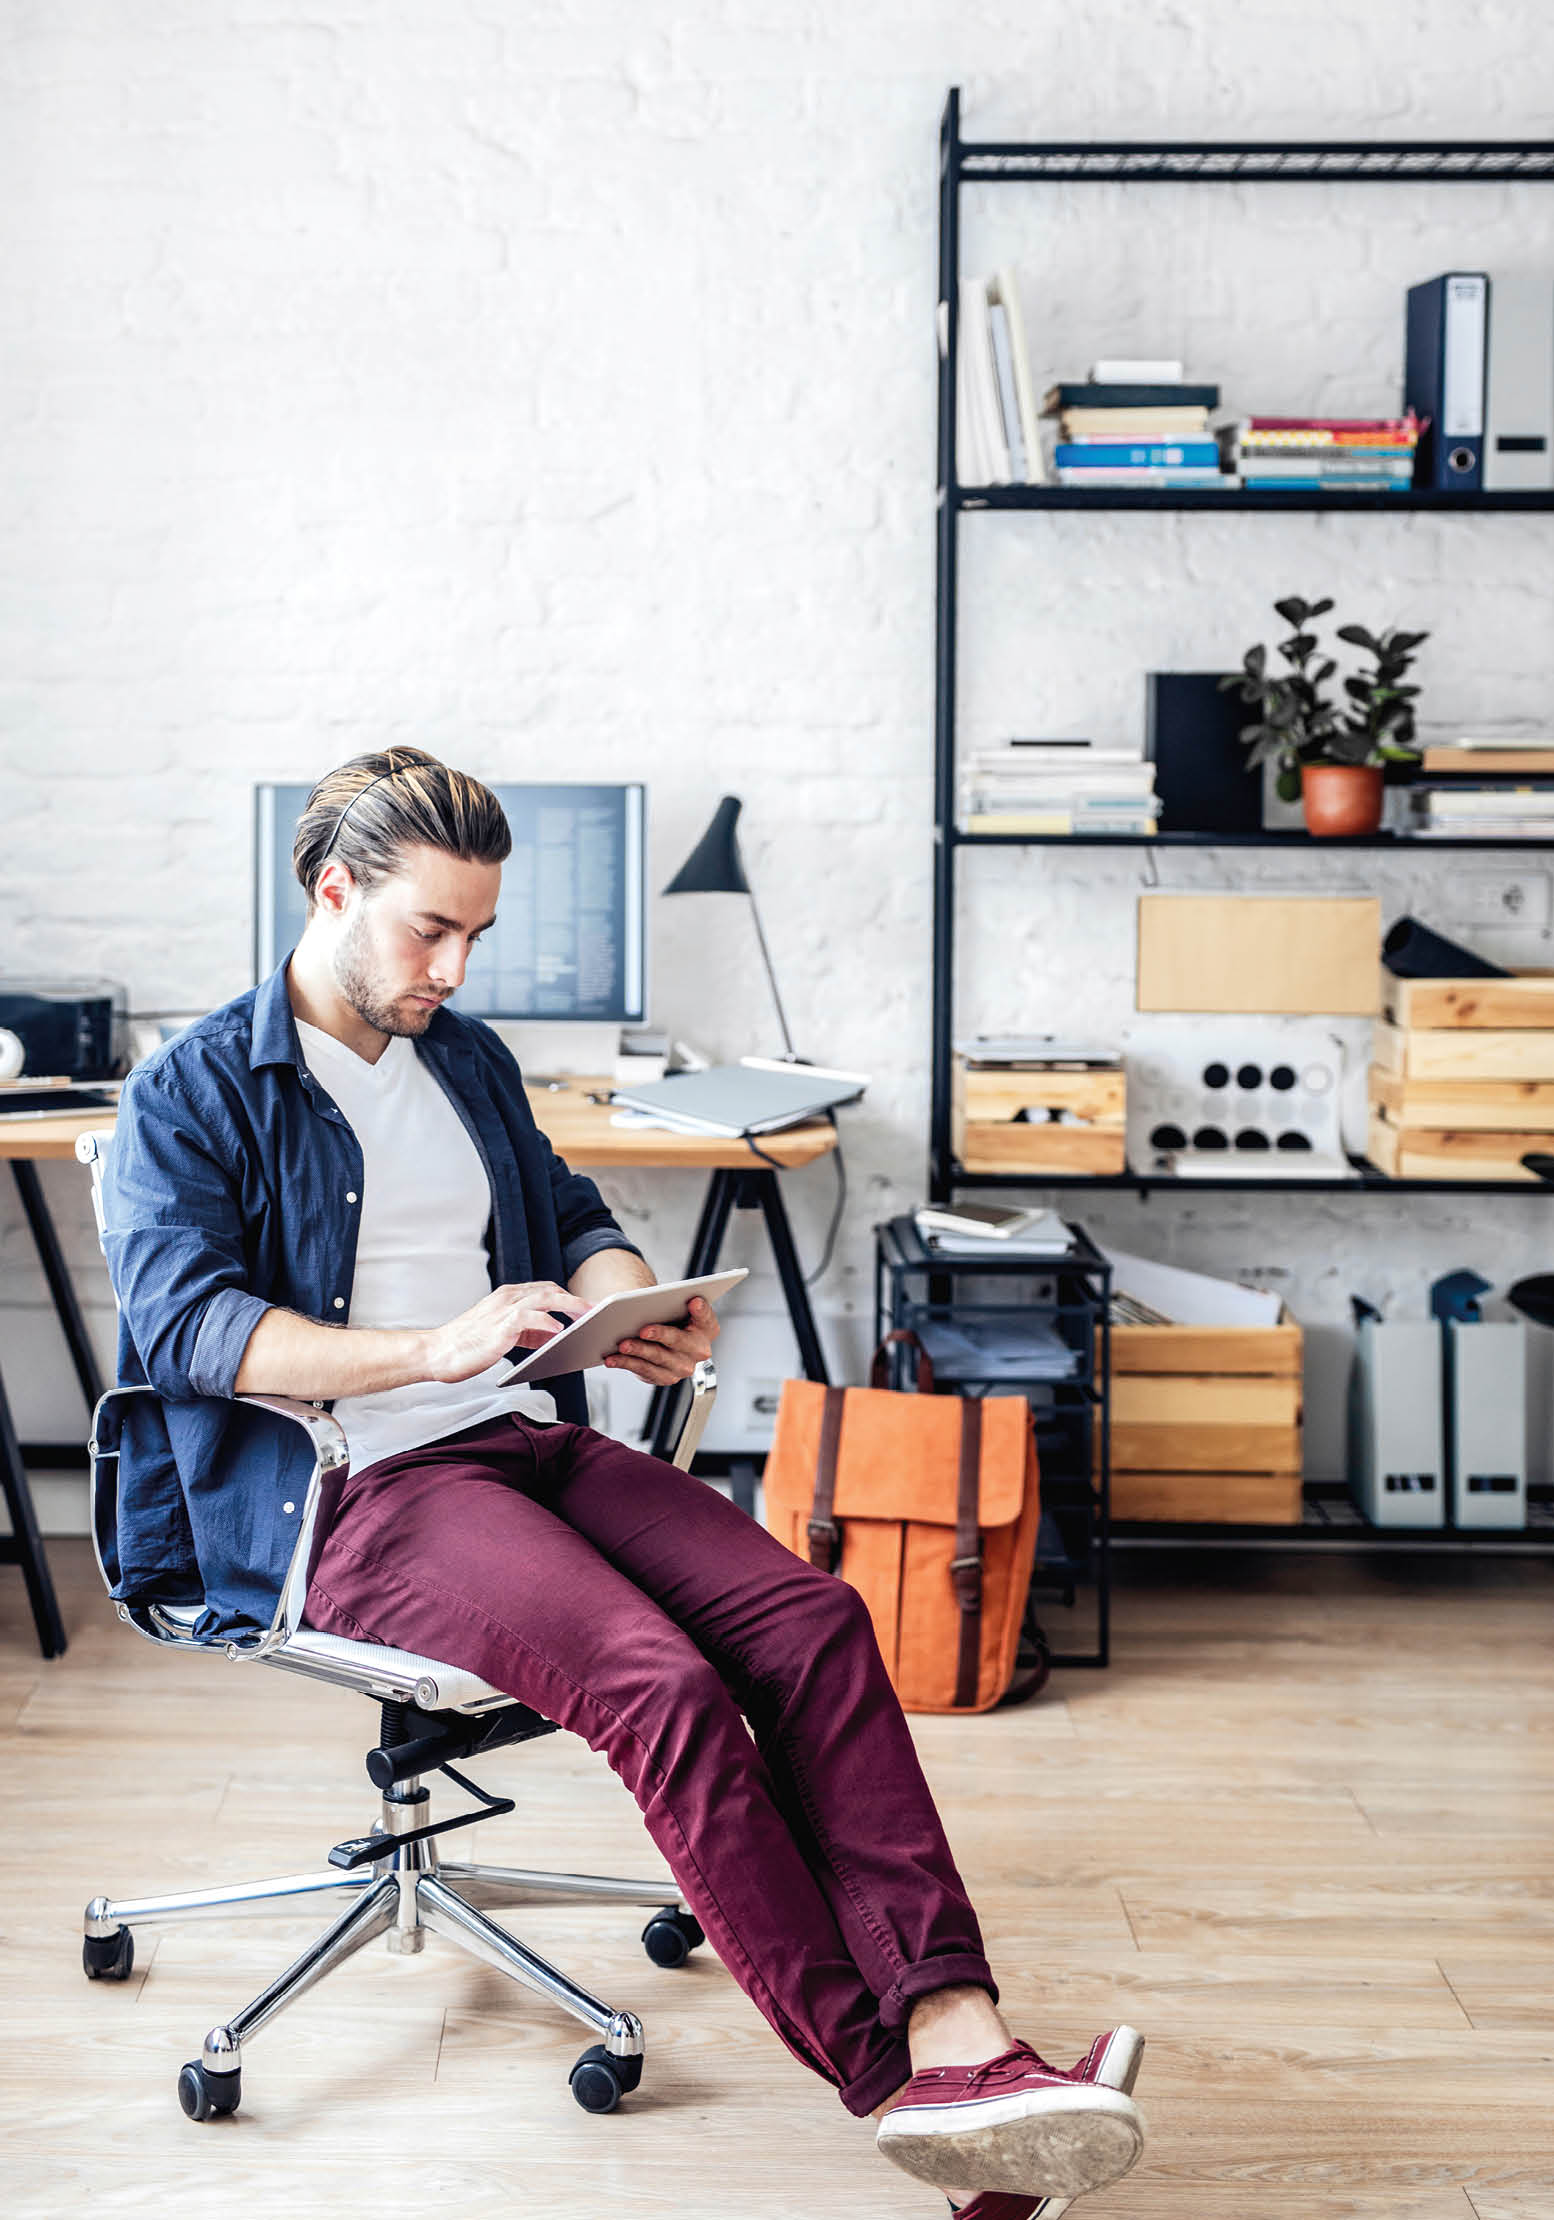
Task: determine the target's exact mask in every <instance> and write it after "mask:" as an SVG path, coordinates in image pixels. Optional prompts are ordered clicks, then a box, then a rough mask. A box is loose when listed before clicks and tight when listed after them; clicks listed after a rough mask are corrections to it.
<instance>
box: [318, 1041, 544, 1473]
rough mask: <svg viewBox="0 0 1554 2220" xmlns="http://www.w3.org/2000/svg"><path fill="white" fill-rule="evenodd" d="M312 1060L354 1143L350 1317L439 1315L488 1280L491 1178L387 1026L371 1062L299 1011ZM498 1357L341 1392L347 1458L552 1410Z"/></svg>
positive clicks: (361, 1321) (393, 1320)
mask: <svg viewBox="0 0 1554 2220" xmlns="http://www.w3.org/2000/svg"><path fill="white" fill-rule="evenodd" d="M297 1038H298V1040H299V1041H300V1042H301V1044H302V1053H303V1056H304V1057H305V1059H306V1061H307V1066H308V1069H309V1071H311V1072H312V1074H313V1076H314V1078H315V1079H316V1080H317V1081H318V1083H319V1085H320V1086H321V1087H323V1088H324V1089H325V1090H326V1091H327V1093H328V1094H329V1095H330V1097H331V1098H332V1100H333V1101H334V1103H335V1105H336V1107H337V1108H338V1109H339V1111H340V1113H341V1115H342V1116H343V1117H344V1118H345V1120H346V1123H347V1124H348V1125H349V1126H350V1128H351V1130H352V1132H353V1133H354V1134H355V1135H356V1138H357V1141H358V1142H359V1143H360V1145H361V1152H362V1186H361V1190H360V1193H359V1195H357V1196H355V1197H353V1198H350V1200H351V1201H352V1204H353V1207H359V1209H360V1220H359V1223H358V1226H357V1234H356V1276H355V1278H354V1280H353V1281H352V1283H351V1301H350V1310H349V1312H348V1313H346V1315H345V1316H344V1317H342V1318H341V1319H340V1320H339V1321H338V1323H339V1324H341V1325H345V1324H346V1323H349V1324H350V1325H352V1326H443V1325H446V1324H447V1322H448V1320H449V1319H450V1318H457V1317H458V1316H459V1314H460V1312H461V1311H466V1310H468V1309H469V1308H470V1306H471V1305H472V1304H474V1303H478V1302H479V1301H480V1299H481V1297H482V1296H483V1295H489V1294H490V1292H491V1270H490V1264H489V1261H488V1259H487V1256H486V1246H485V1235H486V1225H487V1222H488V1220H489V1219H490V1216H491V1189H490V1186H489V1184H488V1182H487V1179H486V1173H485V1167H484V1165H483V1164H482V1163H481V1161H480V1155H479V1152H478V1150H477V1149H476V1147H475V1144H474V1142H473V1141H472V1140H471V1139H470V1137H469V1135H468V1133H467V1132H466V1131H465V1129H464V1126H463V1124H462V1122H461V1120H460V1118H459V1114H458V1112H457V1111H456V1110H455V1109H454V1107H453V1105H452V1103H451V1102H450V1101H449V1100H448V1098H447V1096H446V1095H445V1094H444V1093H443V1091H442V1089H441V1087H439V1086H438V1084H437V1081H436V1080H435V1079H434V1078H433V1077H432V1074H431V1073H430V1072H429V1071H428V1070H427V1068H426V1066H425V1065H424V1064H423V1063H422V1061H421V1059H420V1057H419V1056H418V1055H417V1054H416V1051H415V1044H414V1042H412V1041H410V1040H408V1039H406V1038H405V1037H404V1036H403V1035H402V1034H397V1035H394V1036H393V1037H391V1039H390V1041H389V1044H388V1046H387V1048H385V1049H384V1051H383V1054H382V1055H381V1056H380V1057H379V1058H378V1060H377V1062H376V1063H375V1064H369V1063H367V1062H365V1061H364V1059H363V1058H362V1057H360V1056H358V1055H357V1053H356V1051H355V1050H354V1049H352V1048H347V1047H346V1045H345V1043H344V1041H337V1040H336V1039H335V1037H334V1035H333V1034H332V1033H322V1032H320V1031H319V1029H318V1027H317V1026H314V1025H304V1024H303V1023H302V1022H301V1020H300V1019H299V1020H298V1023H297ZM512 1369H513V1368H512V1364H511V1362H510V1361H509V1360H508V1359H507V1358H506V1357H502V1358H499V1359H498V1361H497V1362H496V1363H495V1364H493V1365H490V1366H488V1367H487V1369H486V1370H485V1371H484V1372H477V1373H476V1375H475V1377H474V1378H473V1379H472V1380H459V1381H454V1382H444V1381H438V1380H424V1381H417V1382H415V1383H413V1384H412V1385H411V1386H409V1387H398V1388H386V1389H384V1390H383V1391H382V1392H381V1393H379V1394H377V1395H344V1396H341V1397H340V1398H339V1400H338V1401H337V1402H336V1403H335V1405H334V1415H335V1417H336V1418H337V1419H338V1420H339V1422H340V1424H341V1425H342V1426H343V1427H344V1428H345V1438H346V1441H347V1443H348V1444H349V1446H350V1452H351V1470H352V1471H353V1472H361V1471H363V1470H364V1469H365V1467H366V1466H368V1465H375V1464H377V1463H378V1462H379V1461H380V1460H381V1459H382V1458H384V1457H392V1456H394V1455H396V1454H397V1453H398V1452H399V1451H400V1450H403V1449H419V1448H420V1447H421V1446H422V1445H423V1443H425V1442H429V1441H440V1440H441V1439H442V1438H443V1436H444V1435H446V1434H456V1433H458V1432H459V1431H460V1429H461V1428H462V1427H465V1426H474V1425H477V1424H479V1423H481V1422H482V1421H484V1420H486V1419H489V1418H495V1417H496V1416H497V1415H498V1414H499V1413H501V1412H503V1411H522V1412H523V1414H524V1416H525V1417H527V1418H534V1419H540V1420H546V1421H549V1420H553V1419H554V1418H555V1416H556V1406H555V1403H554V1401H553V1400H552V1398H551V1397H550V1396H549V1395H548V1394H547V1393H546V1392H545V1391H544V1390H543V1389H541V1388H526V1387H504V1386H503V1384H502V1383H503V1382H504V1381H505V1380H507V1379H508V1378H509V1376H510V1375H511V1373H512Z"/></svg>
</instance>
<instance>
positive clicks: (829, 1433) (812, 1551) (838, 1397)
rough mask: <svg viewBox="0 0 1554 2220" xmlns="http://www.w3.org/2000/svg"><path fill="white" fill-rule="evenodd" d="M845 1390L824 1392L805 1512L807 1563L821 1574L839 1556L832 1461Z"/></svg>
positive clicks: (839, 1533)
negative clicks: (811, 1488)
mask: <svg viewBox="0 0 1554 2220" xmlns="http://www.w3.org/2000/svg"><path fill="white" fill-rule="evenodd" d="M846 1394H847V1391H846V1389H845V1388H839V1387H831V1388H827V1389H826V1401H825V1409H824V1411H823V1412H822V1414H821V1419H820V1454H819V1455H818V1457H817V1458H816V1459H815V1499H814V1502H813V1503H812V1504H811V1505H810V1512H809V1561H810V1563H811V1564H812V1565H817V1566H818V1567H819V1569H820V1570H821V1571H822V1572H834V1571H835V1570H836V1563H837V1559H838V1558H839V1557H840V1555H841V1545H842V1530H841V1528H840V1527H839V1526H838V1525H837V1523H836V1518H835V1515H834V1514H835V1510H836V1458H837V1451H838V1450H839V1449H840V1448H841V1445H842V1412H843V1409H844V1407H845V1399H846Z"/></svg>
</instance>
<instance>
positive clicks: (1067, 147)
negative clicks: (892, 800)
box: [928, 90, 1554, 1662]
mask: <svg viewBox="0 0 1554 2220" xmlns="http://www.w3.org/2000/svg"><path fill="white" fill-rule="evenodd" d="M1410 179H1412V180H1416V181H1418V182H1420V183H1428V184H1449V183H1462V184H1483V183H1491V182H1495V183H1505V182H1510V181H1530V182H1543V183H1550V182H1554V140H1485V141H1467V140H1435V141H1398V142H1392V143H1388V144H1381V143H1373V142H1369V141H1321V142H1315V141H1309V142H1300V141H1291V142H1286V143H1281V144H1267V143H1263V144H1255V143H1250V142H1220V143H1184V142H1177V141H1171V142H1143V141H1139V142H1132V141H1130V142H1113V143H1102V142H1095V141H1088V142H1084V143H1070V142H1064V141H1046V142H1038V141H1014V140H1008V141H1003V140H998V141H995V140H989V141H980V142H979V141H968V140H966V139H964V138H962V136H961V128H960V94H959V91H958V90H952V91H951V92H950V94H949V97H948V99H947V101H946V103H945V108H944V116H943V120H942V123H941V126H940V133H939V303H940V308H939V320H940V331H941V335H942V338H943V342H944V344H943V349H942V352H941V355H940V363H939V417H938V526H937V595H936V623H935V695H934V822H935V834H936V837H935V849H934V928H933V1015H932V1028H933V1034H932V1043H931V1070H932V1100H931V1111H930V1153H929V1177H928V1189H929V1194H930V1196H931V1197H932V1199H933V1200H934V1201H935V1202H947V1201H950V1200H952V1199H953V1197H954V1196H955V1195H956V1194H957V1193H958V1192H964V1191H972V1190H981V1191H985V1190H987V1189H996V1188H1003V1189H1006V1190H1011V1189H1017V1190H1025V1191H1030V1192H1037V1191H1050V1192H1054V1193H1061V1194H1073V1193H1075V1192H1076V1191H1081V1190H1082V1191H1084V1192H1087V1193H1091V1194H1099V1193H1106V1192H1111V1193H1133V1194H1136V1195H1138V1196H1139V1197H1140V1198H1141V1200H1144V1199H1147V1198H1148V1197H1149V1196H1151V1195H1153V1194H1156V1193H1159V1192H1160V1191H1162V1190H1165V1191H1169V1192H1171V1193H1176V1194H1182V1193H1205V1192H1215V1191H1221V1192H1231V1191H1236V1192H1248V1191H1251V1192H1260V1193H1276V1194H1291V1195H1293V1194H1310V1195H1334V1194H1344V1195H1351V1196H1354V1195H1367V1196H1368V1195H1378V1194H1385V1195H1387V1196H1389V1197H1394V1198H1395V1197H1397V1196H1400V1195H1448V1194H1449V1195H1467V1194H1496V1195H1515V1194H1543V1193H1550V1192H1554V1186H1549V1185H1545V1183H1544V1182H1542V1181H1536V1180H1529V1181H1526V1182H1521V1181H1515V1182H1513V1181H1506V1180H1393V1179H1389V1178H1388V1177H1386V1175H1385V1174H1384V1173H1382V1172H1380V1171H1378V1170H1377V1169H1376V1167H1375V1166H1373V1165H1370V1164H1367V1163H1364V1162H1363V1161H1361V1160H1355V1163H1354V1166H1353V1168H1354V1171H1355V1174H1356V1176H1355V1177H1353V1178H1351V1179H1347V1180H1346V1179H1320V1180H1316V1179H1301V1178H1298V1177H1292V1176H1290V1175H1288V1174H1281V1173H1280V1171H1279V1170H1278V1168H1277V1164H1276V1161H1274V1160H1271V1161H1270V1167H1269V1169H1268V1171H1267V1172H1266V1173H1258V1174H1257V1175H1256V1176H1245V1175H1236V1174H1227V1175H1226V1176H1225V1177H1224V1178H1223V1179H1218V1178H1212V1177H1211V1178H1204V1179H1193V1180H1185V1179H1182V1180H1176V1179H1170V1178H1162V1177H1160V1176H1158V1175H1157V1176H1154V1177H1150V1176H1146V1175H1140V1174H1134V1173H1127V1172H1124V1173H1121V1174H1118V1175H1116V1176H1110V1177H1098V1176H1094V1175H1082V1174H1067V1175H1063V1174H1055V1173H1035V1172H1032V1173H1026V1174H1013V1173H987V1172H984V1173H969V1172H967V1171H965V1170H964V1169H963V1168H962V1167H961V1165H960V1164H959V1163H957V1162H956V1160H955V1157H954V1154H953V1133H952V1124H951V1058H952V1053H953V1041H954V1031H955V1018H954V1005H955V895H956V872H957V862H958V858H959V856H960V853H961V851H962V850H963V849H971V848H1012V847H1021V848H1049V847H1050V848H1056V847H1067V848H1087V849H1088V848H1119V849H1128V848H1163V849H1172V848H1179V849H1186V848H1216V847H1220V848H1252V847H1258V848H1276V849H1280V850H1282V851H1285V852H1289V851H1291V850H1296V849H1302V850H1304V849H1309V850H1311V851H1312V852H1313V853H1322V854H1331V853H1333V852H1334V851H1339V852H1343V851H1351V850H1373V851H1375V852H1377V853H1385V854H1399V853H1402V852H1403V851H1405V850H1418V851H1419V852H1420V853H1421V854H1432V853H1433V854H1440V853H1442V852H1443V851H1444V852H1451V851H1458V852H1461V851H1466V850H1473V851H1475V852H1477V853H1479V854H1488V853H1494V852H1500V853H1506V852H1511V853H1515V854H1533V853H1544V852H1547V851H1548V850H1549V849H1550V848H1551V847H1554V841H1550V840H1542V839H1535V840H1518V841H1514V842H1513V841H1478V840H1460V839H1443V840H1436V839H1418V838H1410V837H1409V836H1407V835H1399V834H1396V833H1385V832H1378V833H1375V834H1370V835H1366V836H1364V837H1362V838H1359V839H1350V840H1315V839H1313V838H1312V837H1311V836H1310V835H1309V834H1307V833H1303V832H1252V833H1242V834H1232V835H1224V834H1210V833H1194V832H1170V833H1156V834H1152V835H1141V834H1134V835H1110V834H1099V833H1091V834H1077V835H1075V836H1073V837H1072V838H1063V837H1060V836H1058V835H1054V834H1033V833H983V832H978V833H973V832H963V831H962V830H961V829H960V828H959V826H958V825H957V823H956V654H957V622H958V591H959V586H958V568H957V558H958V548H959V534H960V529H961V521H962V519H963V518H967V517H970V518H976V517H978V516H979V515H981V514H982V513H984V512H986V513H989V514H996V513H998V512H1000V511H1009V512H1014V511H1021V512H1023V511H1031V512H1037V511H1042V510H1050V511H1054V512H1059V511H1061V512H1065V513H1071V512H1073V511H1076V510H1084V509H1096V510H1100V509H1108V510H1110V509H1134V510H1184V511H1219V510H1225V511H1230V510H1234V511H1237V512H1247V513H1255V512H1257V511H1259V510H1262V511H1267V512H1270V513H1281V512H1287V513H1308V514H1309V513H1317V514H1324V515H1325V514H1336V515H1344V516H1355V517H1362V516H1364V517H1371V516H1410V515H1414V514H1416V513H1419V514H1432V515H1447V514H1450V515H1455V514H1459V513H1460V514H1462V515H1480V514H1490V513H1499V514H1502V515H1518V514H1528V515H1532V514H1542V513H1546V512H1549V511H1554V493H1545V492H1538V493H1493V492H1489V493H1486V492H1478V493H1444V492H1441V493H1437V492H1432V491H1427V490H1420V491H1414V490H1412V489H1411V490H1409V491H1408V492H1402V493H1387V492H1372V491H1359V490H1354V489H1344V488H1338V489H1335V490H1333V491H1327V492H1324V491H1317V490H1313V489H1310V488H1294V487H1290V488H1285V487H1247V486H1231V487H1225V488H1224V489H1219V488H1214V487H1191V488H1184V489H1181V490H1176V491H1173V490H1172V489H1171V488H1169V487H1155V486H1129V487H1118V488H1115V489H1113V490H1111V491H1107V492H1099V491H1091V490H1088V489H1086V488H1084V487H1082V486H967V485H962V484H960V483H959V481H958V479H957V476H956V468H955V417H956V406H955V404H956V391H955V387H956V373H957V367H958V352H959V350H958V322H959V279H960V195H961V189H962V187H963V186H966V185H992V184H1026V185H1040V184H1052V183H1063V184H1097V183H1115V182H1118V181H1123V182H1139V183H1146V182H1148V183H1178V184H1183V185H1193V184H1221V183H1225V182H1227V181H1233V182H1239V183H1243V184H1245V183H1266V184H1278V183H1292V182H1306V183H1309V182H1313V181H1319V182H1327V183H1342V184H1346V185H1347V184H1355V185H1359V184H1365V183H1368V182H1378V183H1397V182H1398V181H1400V180H1410ZM950 1293H951V1290H950V1287H949V1284H948V1283H945V1282H943V1281H941V1282H940V1283H939V1284H938V1288H937V1297H938V1299H939V1300H940V1301H941V1302H942V1301H945V1300H946V1299H948V1297H949V1295H950ZM1105 1345H1106V1346H1107V1347H1108V1348H1109V1335H1108V1336H1107V1337H1106V1343H1105ZM1104 1378H1105V1375H1103V1383H1104ZM1105 1408H1106V1396H1105V1394H1104V1392H1103V1395H1102V1399H1101V1403H1100V1406H1099V1409H1100V1412H1101V1414H1102V1417H1103V1424H1104V1413H1105ZM1104 1430H1105V1432H1106V1434H1108V1435H1109V1427H1105V1429H1104ZM1107 1463H1108V1467H1109V1459H1108V1460H1107ZM1100 1500H1101V1506H1102V1508H1101V1514H1100V1515H1101V1520H1102V1530H1103V1533H1104V1545H1103V1549H1102V1552H1101V1555H1100V1558H1099V1563H1100V1565H1101V1566H1102V1567H1103V1568H1104V1567H1105V1566H1106V1564H1107V1563H1108V1562H1109V1551H1110V1549H1111V1547H1112V1546H1114V1545H1116V1546H1121V1545H1126V1546H1129V1547H1138V1548H1150V1547H1158V1548H1171V1547H1190V1548H1195V1549H1201V1548H1204V1547H1220V1548H1226V1547H1234V1548H1260V1549H1270V1548H1289V1547H1291V1546H1294V1547H1303V1548H1318V1549H1335V1548H1338V1549H1357V1550H1366V1551H1382V1550H1385V1551H1409V1550H1426V1551H1437V1552H1439V1551H1447V1552H1450V1551H1470V1552H1472V1553H1474V1554H1505V1553H1517V1554H1521V1553H1538V1554H1546V1553H1554V1491H1548V1490H1545V1491H1541V1492H1540V1491H1533V1493H1532V1496H1531V1498H1530V1500H1529V1506H1528V1523H1527V1527H1526V1529H1525V1530H1523V1531H1518V1532H1505V1533H1501V1532H1461V1531H1458V1530H1457V1529H1455V1528H1450V1527H1448V1528H1445V1529H1443V1530H1440V1531H1438V1532H1418V1531H1415V1530H1412V1529H1397V1528H1393V1529H1378V1528H1374V1527H1371V1526H1369V1525H1368V1524H1367V1523H1366V1522H1365V1521H1364V1520H1363V1519H1362V1518H1361V1516H1360V1514H1359V1512H1358V1511H1357V1510H1356V1508H1355V1506H1354V1504H1353V1503H1352V1501H1351V1500H1350V1498H1349V1495H1348V1491H1347V1490H1346V1489H1345V1487H1344V1486H1343V1485H1342V1483H1337V1482H1331V1481H1326V1482H1310V1483H1308V1484H1307V1486H1306V1489H1305V1491H1304V1505H1303V1518H1302V1523H1301V1524H1300V1525H1299V1526H1292V1527H1277V1528H1270V1527H1241V1526H1231V1525H1218V1526H1211V1525H1199V1524H1197V1523H1194V1524H1192V1525H1145V1524H1138V1523H1132V1522H1130V1523H1128V1524H1124V1525H1119V1526H1118V1527H1117V1528H1116V1529H1115V1530H1114V1529H1113V1528H1112V1525H1111V1520H1110V1497H1109V1485H1108V1484H1107V1483H1104V1482H1103V1484H1102V1487H1101V1490H1100ZM1106 1577H1107V1591H1106V1593H1107V1597H1108V1598H1109V1576H1106ZM1107 1610H1108V1605H1107V1602H1105V1601H1103V1603H1102V1617H1101V1624H1102V1626H1103V1629H1104V1627H1105V1625H1106V1622H1107ZM1104 1642H1105V1637H1104V1633H1103V1641H1102V1647H1103V1649H1104ZM1086 1662H1095V1660H1094V1659H1090V1660H1086Z"/></svg>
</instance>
